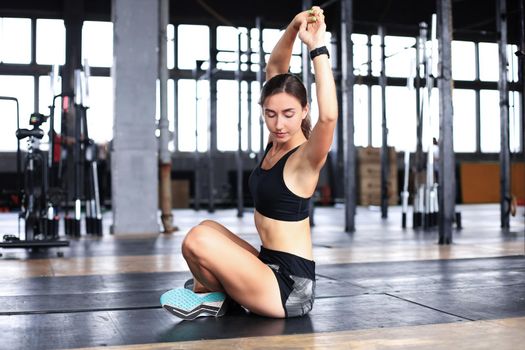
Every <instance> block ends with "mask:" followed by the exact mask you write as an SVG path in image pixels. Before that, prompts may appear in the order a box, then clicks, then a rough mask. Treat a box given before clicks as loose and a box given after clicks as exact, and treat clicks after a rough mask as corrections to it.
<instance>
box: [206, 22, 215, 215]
mask: <svg viewBox="0 0 525 350" xmlns="http://www.w3.org/2000/svg"><path fill="white" fill-rule="evenodd" d="M216 68H217V27H216V26H210V64H209V67H208V72H207V75H208V80H209V82H210V100H209V109H208V116H209V120H208V122H209V130H208V140H209V143H208V153H207V155H208V212H210V213H213V212H214V211H215V198H214V196H215V165H214V159H213V158H214V156H215V154H216V153H217V78H216V77H215V71H216Z"/></svg>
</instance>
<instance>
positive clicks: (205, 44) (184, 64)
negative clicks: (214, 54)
mask: <svg viewBox="0 0 525 350" xmlns="http://www.w3.org/2000/svg"><path fill="white" fill-rule="evenodd" d="M196 43H198V45H196ZM177 45H178V46H177V52H178V55H177V63H178V66H179V69H193V68H195V67H196V63H195V62H196V61H197V60H199V61H209V59H210V29H209V28H208V26H201V25H186V24H181V25H179V26H178V27H177Z"/></svg>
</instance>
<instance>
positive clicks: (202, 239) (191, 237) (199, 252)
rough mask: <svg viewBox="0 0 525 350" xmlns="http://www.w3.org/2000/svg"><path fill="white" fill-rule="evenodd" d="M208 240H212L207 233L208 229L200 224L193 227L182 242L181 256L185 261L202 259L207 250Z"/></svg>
mask: <svg viewBox="0 0 525 350" xmlns="http://www.w3.org/2000/svg"><path fill="white" fill-rule="evenodd" d="M210 240H213V237H212V235H211V234H210V232H209V227H206V226H204V225H201V224H199V225H197V226H194V227H193V228H192V229H191V230H190V231H189V232H188V233H187V234H186V237H184V240H183V241H182V255H183V256H184V257H185V258H186V259H188V258H192V259H198V258H200V257H202V256H203V255H204V254H205V253H206V251H207V250H208V249H209V245H210V244H211V242H210Z"/></svg>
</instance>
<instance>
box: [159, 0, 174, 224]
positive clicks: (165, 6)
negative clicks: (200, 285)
mask: <svg viewBox="0 0 525 350" xmlns="http://www.w3.org/2000/svg"><path fill="white" fill-rule="evenodd" d="M168 23H169V0H159V34H158V40H159V44H158V45H159V49H158V75H159V93H160V119H159V131H160V139H159V146H160V149H159V168H160V169H159V174H160V210H161V216H160V218H161V222H162V227H163V229H164V231H163V232H164V233H171V232H173V231H175V229H174V227H173V214H172V211H171V209H172V199H171V152H170V150H169V147H168V144H169V142H170V130H169V125H170V122H169V119H168V57H167V54H168V50H167V49H168V36H167V32H166V31H167V27H168Z"/></svg>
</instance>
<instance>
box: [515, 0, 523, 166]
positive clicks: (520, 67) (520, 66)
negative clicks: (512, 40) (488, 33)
mask: <svg viewBox="0 0 525 350" xmlns="http://www.w3.org/2000/svg"><path fill="white" fill-rule="evenodd" d="M524 1H525V0H519V3H520V5H519V6H520V44H519V48H518V50H519V51H518V52H516V55H517V56H518V79H519V83H520V85H521V94H520V95H521V98H520V112H521V113H520V114H521V128H522V132H521V133H520V134H521V135H520V145H521V150H522V153H523V156H524V157H525V145H524V142H525V81H524V75H525V72H524V64H525V8H524V7H525V6H524V4H523V2H524Z"/></svg>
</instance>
